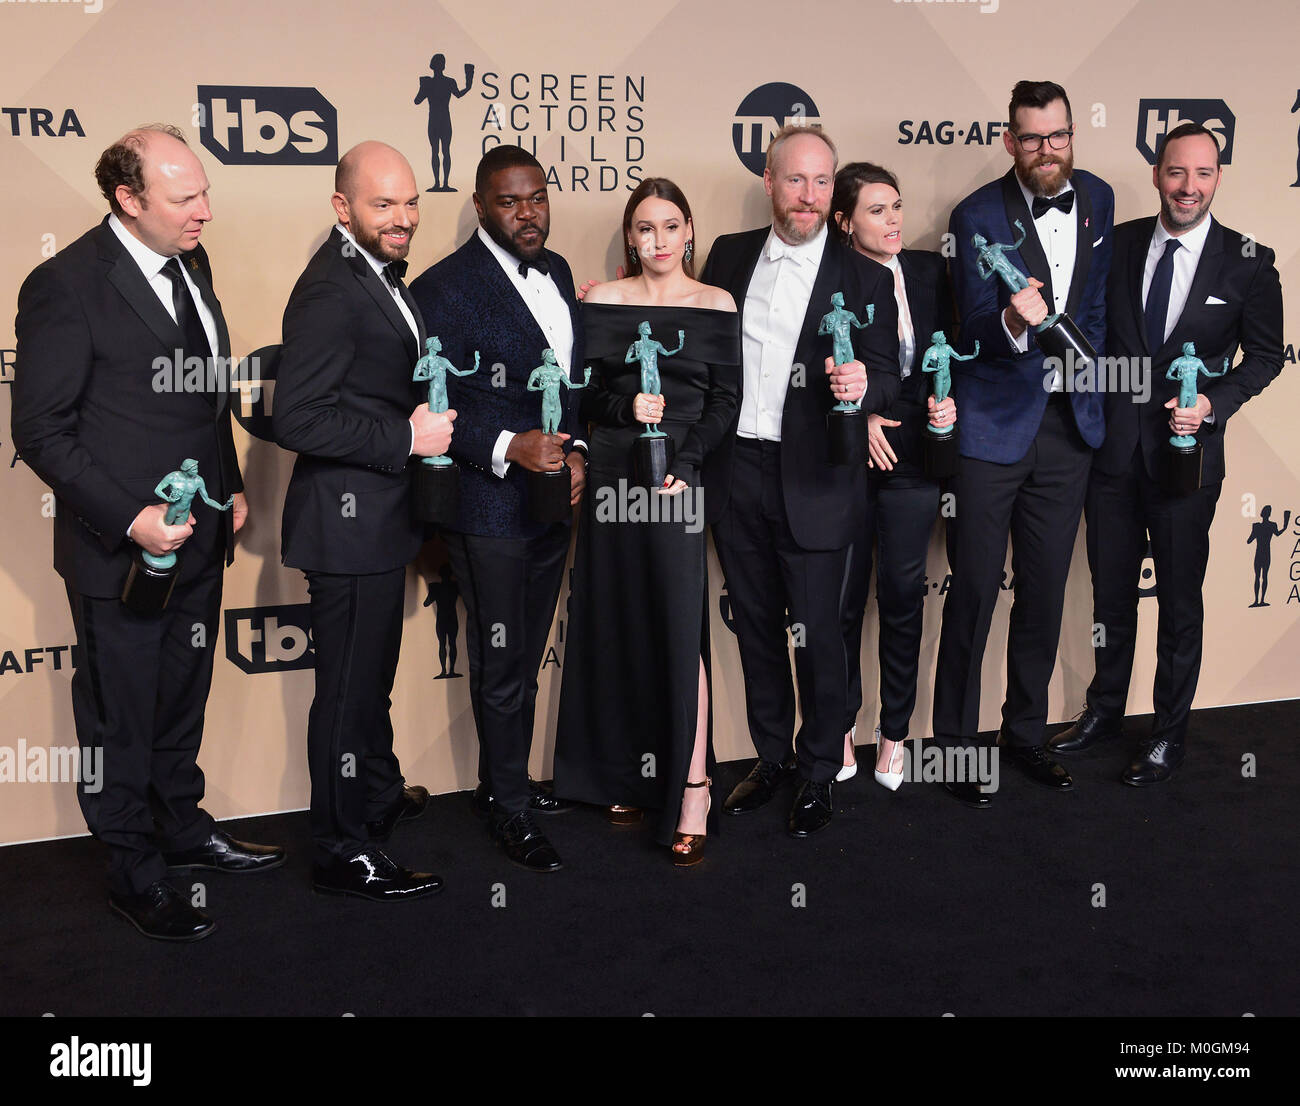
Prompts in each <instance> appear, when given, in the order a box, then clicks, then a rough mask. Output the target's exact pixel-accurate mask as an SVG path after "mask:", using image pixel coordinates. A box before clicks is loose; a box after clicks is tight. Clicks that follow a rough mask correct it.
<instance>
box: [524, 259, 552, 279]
mask: <svg viewBox="0 0 1300 1106" xmlns="http://www.w3.org/2000/svg"><path fill="white" fill-rule="evenodd" d="M529 269H536V270H537V271H538V272H539V273H541V274H542V276H546V275H547V274H548V273H550V271H551V263H550V262H549V261H547V260H546V255H545V254H540V255H539V256H538V257H537V259H536V260H535V261H521V262H519V275H520V276H521V277H523V278H524V279H525V280H527V279H528V270H529Z"/></svg>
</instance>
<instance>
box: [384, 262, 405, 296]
mask: <svg viewBox="0 0 1300 1106" xmlns="http://www.w3.org/2000/svg"><path fill="white" fill-rule="evenodd" d="M404 276H406V262H405V261H390V262H389V263H388V264H387V265H385V266H384V280H386V281H387V282H388V287H390V288H391V289H392V290H393V291H394V292H396V291H397V290H398V289H399V288H400V287H401V286H402V277H404Z"/></svg>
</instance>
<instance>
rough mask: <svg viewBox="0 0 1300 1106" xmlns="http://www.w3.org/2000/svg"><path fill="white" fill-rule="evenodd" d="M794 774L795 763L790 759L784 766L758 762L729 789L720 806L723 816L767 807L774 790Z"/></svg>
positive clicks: (773, 762)
mask: <svg viewBox="0 0 1300 1106" xmlns="http://www.w3.org/2000/svg"><path fill="white" fill-rule="evenodd" d="M794 774H795V761H794V758H793V757H791V758H790V759H789V760H788V761H786V762H785V763H784V764H778V763H777V762H776V761H774V760H760V761H758V763H757V764H755V765H754V767H753V768H751V769H750V770H749V775H748V776H746V777H745V778H744V779H743V780H741V781H740V782H739V783H738V784H736V786H735V787H733V788H732V789H731V794H730V795H728V796H727V801H726V802H725V803H723V804H722V810H723V813H725V814H750V813H752V812H753V811H755V810H759V809H761V808H762V807H765V806H767V804H768V803H770V802H771V801H772V796H773V795H775V794H776V790H777V788H778V787H780V786H781V785H782V784H783V783H785V782H786V780H789V779H791V778H793V776H794Z"/></svg>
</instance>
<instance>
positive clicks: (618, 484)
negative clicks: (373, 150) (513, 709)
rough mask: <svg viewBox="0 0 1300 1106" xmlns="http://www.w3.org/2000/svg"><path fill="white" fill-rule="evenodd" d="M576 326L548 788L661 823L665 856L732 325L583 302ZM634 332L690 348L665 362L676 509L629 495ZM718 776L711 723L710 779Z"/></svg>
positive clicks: (701, 313) (688, 314)
mask: <svg viewBox="0 0 1300 1106" xmlns="http://www.w3.org/2000/svg"><path fill="white" fill-rule="evenodd" d="M582 318H583V325H584V328H585V331H586V343H587V345H586V349H587V360H588V362H589V363H590V364H591V366H592V377H591V387H590V388H589V389H587V390H585V391H584V392H583V393H582V395H583V397H584V398H583V407H582V416H583V420H584V421H585V422H589V423H590V424H591V435H590V437H589V439H588V440H589V445H590V456H589V468H588V473H587V490H586V494H585V495H584V496H583V500H582V521H581V525H580V527H579V529H578V548H577V554H576V560H575V563H574V574H573V583H572V587H571V589H570V595H569V614H568V625H567V629H566V633H565V651H564V677H563V681H562V684H561V692H560V713H559V725H558V729H557V734H556V740H555V790H556V793H557V794H559V795H561V796H563V797H565V798H569V799H577V800H579V801H582V802H587V803H595V804H598V805H601V806H609V805H612V804H614V803H621V804H625V805H628V806H637V807H643V808H646V809H654V810H659V811H660V812H661V813H660V818H659V822H658V825H657V827H656V831H655V834H656V839H657V840H658V841H659V842H660V843H662V844H665V845H667V844H670V843H671V842H672V837H673V831H674V830H675V829H676V828H677V821H678V818H679V815H680V811H681V802H682V788H683V787H684V786H685V784H686V782H687V779H686V777H687V772H688V770H689V768H690V763H691V753H692V751H693V749H694V746H695V729H696V707H697V703H698V689H699V672H700V658H701V657H703V658H704V661H705V667H706V670H707V667H708V659H709V635H708V617H707V610H706V603H707V595H708V589H707V569H706V564H705V538H704V504H703V501H702V498H701V496H702V495H707V494H708V492H707V489H704V490H701V487H700V476H699V474H700V468H701V466H702V464H703V461H704V458H705V456H706V455H707V454H708V453H709V452H710V451H711V450H712V449H714V448H715V447H716V446H717V445H718V443H719V442H720V441H721V440H722V438H723V435H725V434H727V433H730V432H731V427H732V424H733V422H734V420H735V415H736V407H737V403H738V396H739V375H740V326H739V317H738V316H737V315H736V314H735V313H734V312H729V311H714V310H709V309H705V308H694V307H647V306H633V305H624V304H589V305H587V306H585V307H584V308H583V310H582ZM642 322H648V323H649V324H650V327H651V337H653V338H654V339H655V340H656V341H658V342H659V343H660V344H661V345H663V346H664V347H665V348H667V349H670V350H671V349H674V348H675V347H676V346H677V344H678V339H677V332H678V331H679V330H681V331H684V332H685V335H686V341H685V345H684V346H683V348H682V351H681V352H680V353H677V354H675V355H673V356H671V357H666V356H664V355H663V354H660V355H659V358H658V363H659V376H660V382H661V392H662V394H663V396H664V400H665V404H664V417H663V421H662V422H661V423H659V429H661V430H663V431H664V432H665V433H667V434H670V435H671V436H672V439H673V443H674V446H675V448H676V457H675V459H674V461H673V463H672V464H671V465H670V466H669V469H670V471H671V473H672V475H673V476H675V477H678V478H680V479H682V480H684V481H685V482H686V483H687V485H688V488H687V490H686V491H684V492H681V493H679V494H678V495H677V496H660V495H659V494H658V493H657V492H653V491H649V490H646V491H644V492H638V491H632V489H634V488H635V487H636V484H635V478H634V476H633V474H632V443H633V442H634V441H635V440H636V438H637V436H638V435H639V434H641V432H642V431H643V430H644V427H643V426H642V425H641V424H640V423H638V422H636V420H635V419H634V417H633V414H632V404H633V401H634V399H635V398H636V395H637V393H638V392H640V391H641V366H640V362H639V361H638V360H637V359H636V358H635V357H634V358H633V359H632V362H631V363H630V364H629V363H627V362H626V357H627V354H628V350H629V348H630V347H631V345H632V343H633V342H634V341H636V339H637V337H638V334H637V326H638V324H640V323H642ZM683 497H689V498H687V499H685V500H684V499H683ZM651 500H658V502H657V503H652V502H651ZM674 500H681V502H678V503H673V501H674ZM687 508H689V512H688V510H687ZM650 512H654V513H650ZM646 514H649V517H648V518H647V517H646ZM710 702H712V694H710ZM649 758H653V759H649ZM713 765H714V759H713V726H712V718H711V717H710V720H709V750H708V771H709V773H710V774H712V771H713Z"/></svg>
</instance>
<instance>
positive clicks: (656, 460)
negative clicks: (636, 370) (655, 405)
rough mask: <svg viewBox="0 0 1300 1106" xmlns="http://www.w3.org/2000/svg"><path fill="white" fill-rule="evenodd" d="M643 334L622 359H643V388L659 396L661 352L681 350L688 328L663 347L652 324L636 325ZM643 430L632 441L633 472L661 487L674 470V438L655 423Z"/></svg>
mask: <svg viewBox="0 0 1300 1106" xmlns="http://www.w3.org/2000/svg"><path fill="white" fill-rule="evenodd" d="M636 332H637V334H639V335H640V337H639V338H638V339H637V340H636V341H635V342H633V343H632V344H631V345H630V346H629V347H628V350H627V356H626V357H624V358H623V363H624V364H625V365H630V364H631V363H632V362H633V361H640V362H641V391H642V392H643V393H644V394H645V395H648V396H657V395H659V392H660V388H661V386H662V385H661V384H660V382H659V354H661V353H662V354H663V355H664V356H665V357H671V356H672V355H673V354H674V353H681V352H682V347H683V346H685V345H686V331H684V330H679V331H678V332H677V348H676V349H664V347H663V346H661V345H660V344H659V343H658V342H657V341H655V339H653V338H651V337H650V324H649V323H639V324H637V328H636ZM642 425H643V426H644V427H645V431H644V433H642V434H641V436H640V437H639V438H637V440H636V441H635V442H633V443H632V473H633V475H634V476H635V478H636V482H637V483H638V484H640V485H642V486H643V487H647V488H662V487H663V486H664V479H665V478H666V477H667V476H668V474H669V473H670V472H671V471H672V463H673V453H674V447H673V440H672V438H671V437H670V436H669V435H667V434H665V433H664V432H663V431H662V430H660V429H658V428H657V427H656V426H654V424H652V423H643V424H642Z"/></svg>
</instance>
